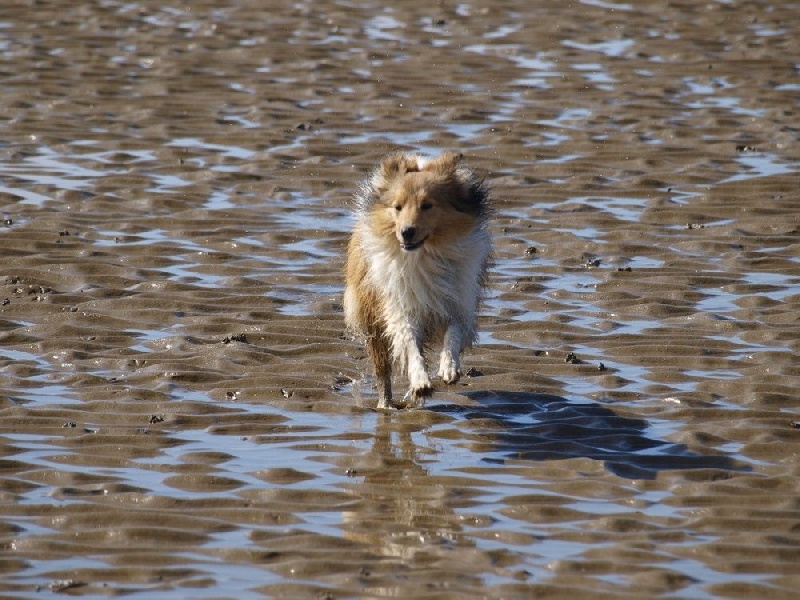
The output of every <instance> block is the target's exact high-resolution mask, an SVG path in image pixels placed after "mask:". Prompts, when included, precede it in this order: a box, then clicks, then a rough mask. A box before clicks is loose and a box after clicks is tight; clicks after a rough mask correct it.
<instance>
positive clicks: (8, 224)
mask: <svg viewBox="0 0 800 600" xmlns="http://www.w3.org/2000/svg"><path fill="white" fill-rule="evenodd" d="M13 224H14V219H3V225H5V226H6V227H11V226H12V225H13Z"/></svg>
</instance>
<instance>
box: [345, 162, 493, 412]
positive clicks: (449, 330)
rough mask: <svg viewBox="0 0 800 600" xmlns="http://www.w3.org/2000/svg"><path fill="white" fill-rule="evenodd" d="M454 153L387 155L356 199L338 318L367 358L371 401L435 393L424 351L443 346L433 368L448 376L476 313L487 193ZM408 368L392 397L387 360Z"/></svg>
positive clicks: (486, 255)
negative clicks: (373, 392) (403, 385)
mask: <svg viewBox="0 0 800 600" xmlns="http://www.w3.org/2000/svg"><path fill="white" fill-rule="evenodd" d="M460 161H461V155H460V154H457V153H454V152H445V153H444V154H442V155H440V156H439V157H437V158H434V159H427V158H425V157H422V156H419V155H416V154H392V155H390V156H388V157H386V158H385V159H384V160H383V161H382V162H381V164H380V165H379V166H378V167H377V168H376V169H375V171H374V172H373V173H372V175H371V176H370V177H369V178H367V179H366V181H364V183H363V184H362V186H361V188H360V190H359V191H358V193H357V194H356V196H355V205H356V210H355V212H356V223H355V226H354V228H353V233H352V236H351V238H350V243H349V246H348V250H347V264H346V267H345V278H346V287H345V293H344V313H345V322H346V323H347V326H348V328H349V329H350V330H351V331H352V332H353V333H355V334H356V335H358V336H359V337H361V338H362V339H363V340H364V341H365V343H366V346H367V351H368V354H369V356H370V358H371V360H372V363H373V367H374V369H375V374H376V377H377V387H378V396H379V398H378V407H379V408H388V407H389V406H390V405H394V406H398V407H402V406H406V405H412V406H418V405H420V403H421V402H422V400H423V399H424V398H425V397H427V396H429V395H430V394H431V393H432V392H433V387H432V385H431V380H430V378H429V376H428V372H427V367H426V364H425V358H424V350H425V348H426V347H427V346H430V345H431V344H433V343H441V344H442V351H441V354H440V359H439V371H438V375H439V377H441V379H442V380H443V381H444V382H445V383H455V382H456V381H458V378H459V376H460V375H461V365H460V356H461V352H462V351H463V350H464V349H465V348H467V347H469V346H471V345H472V344H473V343H474V342H475V341H476V337H477V331H476V319H477V311H478V303H479V300H480V296H481V291H482V289H483V287H484V286H485V284H486V270H487V267H488V265H489V262H490V259H491V252H492V243H491V237H490V235H489V231H488V217H489V213H490V205H489V190H488V188H487V186H486V185H485V184H484V183H483V181H482V180H481V179H479V178H478V177H477V176H476V175H475V174H474V173H473V172H472V171H471V170H470V169H469V168H467V167H466V166H464V165H462V164H461V163H460ZM393 363H395V364H397V365H398V366H399V367H400V368H401V369H402V370H403V371H404V372H405V373H406V374H407V375H408V380H409V390H408V392H407V393H406V396H405V398H404V401H403V402H399V403H394V404H393V403H392V390H391V373H392V364H393Z"/></svg>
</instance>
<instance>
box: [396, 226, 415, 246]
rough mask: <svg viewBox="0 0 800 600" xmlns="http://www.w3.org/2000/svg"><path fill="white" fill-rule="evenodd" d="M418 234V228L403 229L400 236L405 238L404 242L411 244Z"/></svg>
mask: <svg viewBox="0 0 800 600" xmlns="http://www.w3.org/2000/svg"><path fill="white" fill-rule="evenodd" d="M416 234H417V228H416V227H403V228H402V229H401V230H400V235H401V236H403V240H404V241H406V242H410V241H411V240H413V239H414V236H415V235H416Z"/></svg>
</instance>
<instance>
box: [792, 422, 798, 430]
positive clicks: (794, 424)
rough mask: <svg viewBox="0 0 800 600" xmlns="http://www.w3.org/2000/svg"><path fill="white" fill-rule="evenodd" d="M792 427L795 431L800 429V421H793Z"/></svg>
mask: <svg viewBox="0 0 800 600" xmlns="http://www.w3.org/2000/svg"><path fill="white" fill-rule="evenodd" d="M792 427H794V428H795V429H800V421H792Z"/></svg>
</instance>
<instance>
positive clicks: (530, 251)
mask: <svg viewBox="0 0 800 600" xmlns="http://www.w3.org/2000/svg"><path fill="white" fill-rule="evenodd" d="M536 252H538V251H537V250H536V246H528V247H527V248H525V255H526V256H533V255H534V254H536Z"/></svg>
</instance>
